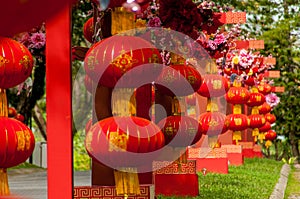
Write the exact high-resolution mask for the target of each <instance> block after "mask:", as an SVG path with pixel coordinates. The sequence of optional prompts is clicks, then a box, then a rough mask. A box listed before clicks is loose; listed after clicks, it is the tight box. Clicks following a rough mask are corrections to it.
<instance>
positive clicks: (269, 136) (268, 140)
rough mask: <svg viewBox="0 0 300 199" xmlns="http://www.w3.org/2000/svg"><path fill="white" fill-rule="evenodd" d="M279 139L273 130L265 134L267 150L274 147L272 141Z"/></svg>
mask: <svg viewBox="0 0 300 199" xmlns="http://www.w3.org/2000/svg"><path fill="white" fill-rule="evenodd" d="M276 138H277V133H276V132H275V131H273V130H269V131H267V132H266V133H265V140H266V143H265V146H266V148H269V147H270V146H272V141H274V140H275V139H276Z"/></svg>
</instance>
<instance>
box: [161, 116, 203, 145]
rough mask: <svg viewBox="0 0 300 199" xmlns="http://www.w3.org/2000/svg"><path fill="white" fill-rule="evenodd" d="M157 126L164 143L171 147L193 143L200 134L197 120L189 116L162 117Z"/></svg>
mask: <svg viewBox="0 0 300 199" xmlns="http://www.w3.org/2000/svg"><path fill="white" fill-rule="evenodd" d="M158 127H160V128H161V131H162V132H163V133H164V136H165V143H166V144H169V145H170V146H173V147H187V146H190V145H193V144H195V143H196V142H198V141H199V140H200V138H201V136H202V133H201V131H200V125H199V123H198V121H197V120H195V119H193V118H191V117H189V116H180V115H174V116H169V117H167V118H164V119H162V120H161V121H160V122H159V123H158Z"/></svg>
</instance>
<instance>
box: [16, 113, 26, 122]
mask: <svg viewBox="0 0 300 199" xmlns="http://www.w3.org/2000/svg"><path fill="white" fill-rule="evenodd" d="M15 119H16V120H19V121H20V122H24V121H25V117H24V115H22V114H20V113H18V114H17V115H16V116H15Z"/></svg>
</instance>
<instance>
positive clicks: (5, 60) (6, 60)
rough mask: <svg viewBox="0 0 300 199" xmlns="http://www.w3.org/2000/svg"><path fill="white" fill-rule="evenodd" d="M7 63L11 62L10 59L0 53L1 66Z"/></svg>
mask: <svg viewBox="0 0 300 199" xmlns="http://www.w3.org/2000/svg"><path fill="white" fill-rule="evenodd" d="M7 63H9V60H8V59H6V58H5V57H2V56H1V55H0V67H2V66H4V65H5V64H7Z"/></svg>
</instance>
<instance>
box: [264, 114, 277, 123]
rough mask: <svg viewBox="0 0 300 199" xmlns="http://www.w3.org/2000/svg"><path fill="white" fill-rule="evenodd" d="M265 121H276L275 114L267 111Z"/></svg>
mask: <svg viewBox="0 0 300 199" xmlns="http://www.w3.org/2000/svg"><path fill="white" fill-rule="evenodd" d="M265 118H266V121H268V122H270V123H271V124H273V123H274V122H276V116H275V115H273V114H271V113H267V114H266V115H265Z"/></svg>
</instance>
